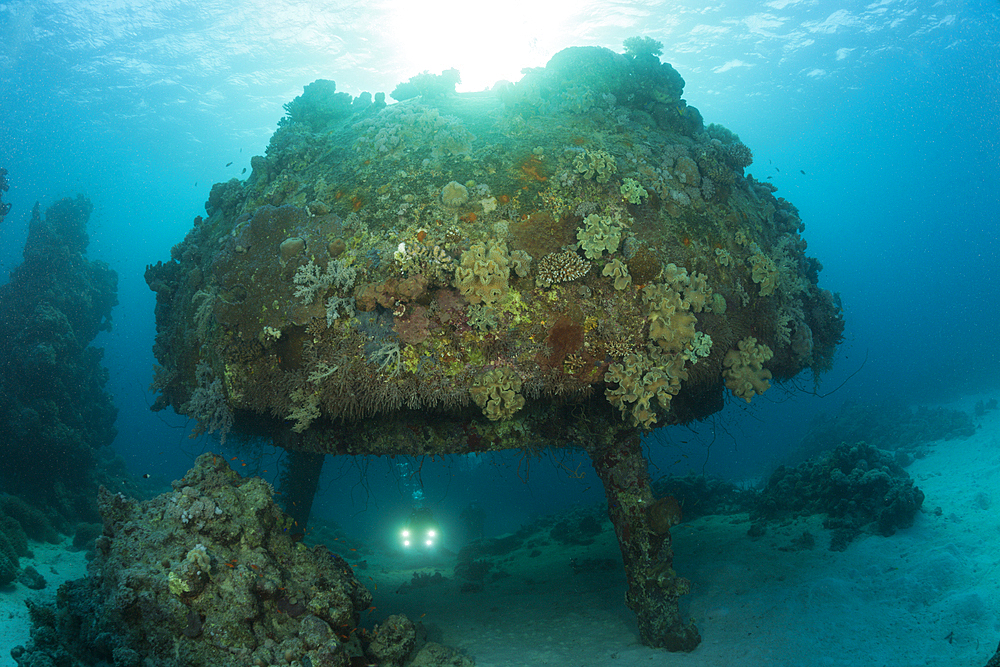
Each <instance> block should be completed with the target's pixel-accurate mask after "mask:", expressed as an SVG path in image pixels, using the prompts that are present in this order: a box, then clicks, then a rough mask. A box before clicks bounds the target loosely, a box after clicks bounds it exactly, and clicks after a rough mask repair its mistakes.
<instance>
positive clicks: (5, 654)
mask: <svg viewBox="0 0 1000 667" xmlns="http://www.w3.org/2000/svg"><path fill="white" fill-rule="evenodd" d="M72 543H73V538H72V537H67V538H66V539H65V540H63V541H62V542H61V543H59V544H45V543H42V542H33V541H29V542H28V548H29V549H31V552H32V554H33V556H34V557H33V558H21V559H20V566H21V569H24V568H25V567H28V566H29V565H30V566H31V567H33V568H35V570H37V571H38V573H39V574H41V575H42V576H43V577H45V582H46V586H45V588H43V589H42V590H40V591H33V590H31V589H30V588H26V587H25V586H23V585H22V584H19V583H17V582H14V583H12V584H9V585H7V586H4V587H0V667H15V666H16V664H17V663H15V662H14V659H13V658H11V657H10V650H11V649H12V648H14V647H15V646H18V645H21V646H23V645H25V644H27V643H28V640H29V639H30V637H31V632H30V631H31V620H30V619H29V618H28V608H27V607H26V606H25V605H24V601H25V600H26V599H28V598H31V599H33V600H36V601H45V602H51V601H53V600H55V597H56V591H58V590H59V586H61V585H62V584H63V583H65V582H67V581H71V580H73V579H79V578H80V577H83V576H85V575H86V574H87V560H86V558H85V552H83V551H69V547H70V545H71V544H72Z"/></svg>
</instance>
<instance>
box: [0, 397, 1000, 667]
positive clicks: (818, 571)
mask: <svg viewBox="0 0 1000 667" xmlns="http://www.w3.org/2000/svg"><path fill="white" fill-rule="evenodd" d="M979 398H989V396H970V397H967V398H966V399H964V400H962V401H960V402H957V403H953V404H950V405H949V406H948V407H953V408H958V409H964V410H971V409H972V406H973V404H974V403H975V401H976V400H977V399H979ZM976 422H977V424H980V425H981V427H980V428H979V430H978V431H977V433H976V435H975V436H973V437H971V438H968V439H960V440H950V441H940V442H935V443H931V445H930V446H929V448H928V449H929V454H928V455H927V456H926V457H925V458H922V459H919V460H917V461H916V462H914V463H913V464H912V465H911V466H910V467H909V468H908V470H909V472H910V474H911V475H912V476H913V477H914V478H915V479H916V482H917V485H918V486H919V487H920V488H921V489H922V490H923V491H924V493H925V494H926V499H925V501H924V511H923V512H921V513H920V514H919V515H918V516H917V519H916V522H915V524H914V526H913V527H912V528H910V529H907V530H902V531H899V532H898V533H897V534H896V535H894V536H892V537H889V538H884V537H877V536H866V537H859V538H857V539H856V540H855V541H854V542H852V543H851V544H850V545H849V546H848V548H847V550H846V551H844V552H832V551H829V550H828V549H827V547H828V545H829V538H830V534H829V531H826V530H824V529H823V528H822V526H821V523H822V522H821V520H820V519H819V518H812V519H810V520H803V521H797V522H794V523H790V524H788V525H784V526H774V525H772V526H770V527H769V528H768V531H767V533H766V534H765V535H764V537H762V538H759V539H757V540H751V539H750V538H749V537H748V536H747V528H748V527H749V521H748V519H747V516H746V515H736V516H728V517H720V516H709V517H702V518H699V519H696V520H693V521H690V522H686V523H683V524H681V525H680V526H677V527H675V528H674V529H673V539H674V550H675V563H674V565H675V569H676V570H677V572H678V573H679V574H680V575H681V576H684V577H687V578H689V579H690V580H691V582H692V593H691V594H690V595H688V596H687V597H686V599H685V605H686V607H687V609H688V612H689V613H690V614H691V615H692V617H693V618H694V619H695V622H696V623H697V625H698V628H699V630H700V632H701V635H702V643H701V645H700V646H699V647H698V648H697V649H696V650H695V651H694V652H693V653H690V654H670V653H667V652H664V651H660V650H652V649H649V648H646V647H644V646H642V645H641V644H640V643H639V640H638V635H637V629H636V626H635V621H634V617H633V616H632V614H631V612H630V611H629V610H628V609H627V608H626V607H625V604H624V592H625V579H624V575H623V573H622V571H621V569H620V555H619V552H618V546H617V543H616V542H615V540H614V537H613V534H612V533H611V530H610V525H609V524H607V523H605V531H604V532H603V533H602V534H601V535H600V536H599V537H598V539H597V540H596V541H595V542H594V543H593V544H591V545H589V546H571V547H568V546H564V545H560V544H557V543H555V542H551V541H550V542H548V543H547V544H546V543H544V542H543V541H542V540H532V539H529V540H527V543H526V544H525V545H524V546H523V547H522V548H520V549H517V550H515V551H513V552H511V553H509V554H507V555H504V556H502V557H500V558H499V559H498V560H497V562H496V569H497V570H498V571H499V572H501V573H502V574H501V576H500V577H499V578H497V579H495V580H493V581H490V582H489V583H488V584H487V585H486V587H485V588H484V590H483V591H482V592H476V593H462V592H459V587H460V583H461V582H460V581H457V580H455V578H454V573H453V565H454V562H453V561H449V559H448V558H446V557H444V556H442V557H439V559H438V560H437V561H436V562H434V563H433V565H436V566H437V567H433V566H432V567H427V568H423V569H421V570H419V571H420V572H423V573H433V572H440V573H441V574H442V575H443V576H444V577H445V581H444V582H441V583H437V584H433V585H429V586H425V587H417V588H414V587H411V586H408V585H407V584H408V582H410V581H411V578H412V577H413V574H414V569H413V565H414V563H412V562H407V561H405V560H402V559H400V557H399V556H398V555H379V554H375V555H370V556H368V557H367V559H366V560H367V564H366V567H364V568H361V567H358V568H357V569H356V572H357V575H358V576H359V578H360V579H361V580H362V581H363V582H364V583H365V585H367V586H368V587H369V589H373V588H376V587H375V585H374V584H376V583H377V588H376V590H374V591H373V592H374V595H375V605H376V606H377V609H376V611H375V612H373V613H375V614H377V615H379V616H384V614H388V613H406V614H407V615H409V616H410V618H411V619H414V620H420V621H421V622H422V623H424V625H425V626H426V627H427V629H428V633H429V636H430V638H431V639H434V640H437V641H441V642H443V643H446V644H449V645H451V646H454V647H456V648H459V649H461V650H462V651H463V652H465V653H466V654H468V655H469V656H471V657H473V658H474V659H475V660H476V664H477V665H479V666H480V667H502V666H519V665H525V666H527V665H562V666H567V667H570V666H572V667H581V666H605V665H606V666H609V667H610V666H615V667H617V666H620V665H685V666H695V667H697V666H701V665H705V666H715V665H727V666H740V665H747V666H749V665H754V666H757V665H780V666H785V665H787V666H794V665H873V666H883V665H884V666H900V667H902V666H907V667H912V666H916V665H948V666H953V667H966V666H969V667H972V666H975V667H981V666H982V665H984V664H985V663H986V661H987V660H988V659H989V657H990V656H992V654H993V652H994V650H995V649H996V647H997V642H998V640H1000V613H998V611H1000V607H998V604H1000V517H998V514H997V511H998V509H1000V410H994V411H992V412H988V413H987V414H986V415H985V416H984V417H982V418H978V419H977V420H976ZM937 508H940V512H938V511H937ZM805 530H808V531H809V532H810V533H812V534H813V535H814V536H815V537H816V545H815V547H814V548H813V549H808V550H802V549H796V548H795V547H794V545H793V539H794V538H796V537H798V536H801V535H802V533H803V531H805ZM66 544H68V542H66V543H64V544H63V545H61V546H58V545H57V546H52V545H41V544H32V549H33V551H34V556H35V557H34V558H33V559H29V558H25V559H22V566H24V565H33V566H34V567H35V568H36V569H37V570H38V571H39V572H41V573H42V574H43V575H44V576H45V577H46V579H47V580H48V582H49V586H48V588H47V589H46V590H44V591H39V592H36V591H29V590H28V589H26V588H24V587H23V586H21V585H20V584H16V585H14V586H9V587H7V588H5V589H2V590H0V647H2V650H0V667H6V666H8V665H14V662H13V660H12V659H11V658H10V649H11V648H12V647H13V646H15V645H17V644H21V643H24V642H25V641H26V640H27V639H28V619H27V611H26V609H25V606H24V598H25V597H27V596H33V597H37V598H45V597H49V598H51V597H52V596H54V595H55V591H56V589H57V588H58V585H59V584H60V583H61V582H62V581H65V580H67V579H69V578H73V577H76V576H80V575H82V574H83V572H84V571H85V561H84V556H83V553H82V552H78V553H73V552H69V551H67V550H65V546H66ZM532 551H536V552H540V553H536V555H534V556H532V555H530V554H531V552H532ZM572 559H577V561H576V562H577V563H583V562H593V563H597V564H600V563H601V562H602V561H603V562H606V563H607V561H609V560H610V561H613V566H612V564H611V563H607V564H608V565H609V567H607V568H606V569H602V568H601V567H599V566H598V567H593V568H591V569H588V570H584V571H581V572H574V569H573V567H572V566H571V561H572ZM587 559H591V560H589V561H588V560H587Z"/></svg>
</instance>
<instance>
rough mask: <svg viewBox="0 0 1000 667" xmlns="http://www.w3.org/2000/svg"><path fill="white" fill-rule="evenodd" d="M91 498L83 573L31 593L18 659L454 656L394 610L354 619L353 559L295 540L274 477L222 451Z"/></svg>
mask: <svg viewBox="0 0 1000 667" xmlns="http://www.w3.org/2000/svg"><path fill="white" fill-rule="evenodd" d="M100 509H101V514H102V516H103V517H104V533H103V535H102V536H101V537H99V538H98V540H97V557H96V558H95V559H94V561H93V562H92V563H91V564H90V567H89V569H90V576H89V577H87V578H86V579H81V580H78V581H74V582H71V583H69V584H66V585H65V586H64V587H63V588H62V589H61V590H60V592H59V596H58V602H57V605H56V606H55V607H54V608H53V607H48V606H40V605H37V604H32V605H29V606H30V608H31V616H32V620H33V622H34V626H35V627H34V629H33V630H32V641H31V642H30V644H29V645H28V646H27V647H17V648H15V649H14V650H13V651H12V655H13V656H14V658H15V659H16V660H17V663H18V665H19V667H38V666H41V665H53V664H57V665H64V666H67V667H69V666H74V667H75V666H82V665H95V664H109V665H115V666H116V667H138V666H139V665H148V664H155V665H160V666H163V667H171V666H176V667H182V666H183V667H199V666H204V667H209V666H211V667H226V666H229V665H231V666H233V667H236V666H237V665H239V666H241V667H242V666H243V665H261V666H263V665H278V664H282V665H284V664H290V665H300V666H302V665H312V667H346V666H348V665H355V664H369V663H371V662H377V664H384V665H403V664H404V663H405V664H410V663H411V662H412V661H414V660H417V659H418V656H419V660H420V661H422V662H419V663H418V664H463V663H462V660H463V659H462V658H460V657H459V656H456V655H455V654H454V652H453V651H450V650H448V649H445V648H444V647H442V646H440V645H438V644H433V643H427V642H426V641H424V639H423V636H424V635H423V633H422V629H421V628H420V626H419V625H418V624H414V623H413V622H411V621H409V620H408V619H406V617H404V616H390V617H389V618H388V619H387V620H386V621H385V622H384V623H383V624H382V628H383V629H384V632H379V629H380V628H379V627H378V626H376V628H375V630H374V632H367V631H365V630H364V629H359V620H360V618H361V615H362V614H363V613H365V612H370V607H371V602H372V597H371V594H370V593H369V592H368V590H367V589H366V588H365V587H364V586H363V585H362V584H361V583H360V582H359V581H358V580H357V578H356V577H355V576H354V573H353V571H352V570H351V567H350V565H348V563H347V562H346V561H345V560H344V559H342V558H341V557H339V556H336V555H333V554H331V553H330V551H329V550H327V549H326V548H325V547H323V546H316V547H313V548H311V549H310V548H307V547H306V546H305V545H304V544H302V543H301V542H298V541H296V540H294V539H293V538H292V536H291V534H290V532H289V528H290V524H291V519H289V518H288V517H287V516H286V515H284V514H283V513H282V512H281V510H280V509H278V507H277V506H276V505H275V504H274V502H273V501H272V490H271V488H270V486H269V485H268V484H267V483H266V482H264V481H263V480H261V479H259V478H253V479H244V478H241V477H240V476H239V475H237V474H236V473H235V472H233V471H232V470H231V469H230V468H229V465H228V464H227V462H225V461H224V460H223V459H222V458H221V457H217V456H214V455H212V454H203V455H202V456H200V457H199V458H198V460H197V462H196V464H195V466H194V468H192V469H191V470H190V471H188V473H187V474H186V475H185V476H184V478H183V479H181V480H179V481H176V482H174V483H173V491H171V492H169V493H165V494H162V495H160V496H158V497H156V498H154V499H152V500H150V501H147V502H135V501H133V500H130V499H129V498H126V497H125V496H124V495H122V494H114V493H111V492H110V491H107V490H105V489H103V488H102V491H101V494H100ZM432 658H433V659H432ZM445 658H446V660H445ZM469 664H471V663H469Z"/></svg>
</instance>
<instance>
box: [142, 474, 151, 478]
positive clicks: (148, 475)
mask: <svg viewBox="0 0 1000 667" xmlns="http://www.w3.org/2000/svg"><path fill="white" fill-rule="evenodd" d="M150 477H152V475H150V474H149V473H148V472H147V473H146V474H145V475H143V476H142V478H143V479H149V478H150Z"/></svg>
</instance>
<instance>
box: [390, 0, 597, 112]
mask: <svg viewBox="0 0 1000 667" xmlns="http://www.w3.org/2000/svg"><path fill="white" fill-rule="evenodd" d="M576 7H577V5H573V4H570V3H569V2H567V1H566V0H557V1H555V2H529V1H528V0H512V1H511V2H505V3H475V2H458V1H456V0H437V1H435V2H426V3H416V2H412V1H408V0H399V1H396V2H393V3H392V7H391V8H390V7H387V8H386V9H387V10H388V11H387V12H386V14H387V16H389V17H391V18H390V19H389V26H388V27H389V34H388V35H387V36H388V37H389V39H390V40H391V43H392V44H393V45H394V47H395V48H394V50H395V52H396V56H397V58H399V59H400V60H401V61H402V63H404V64H406V63H413V64H414V70H413V72H412V73H410V75H409V76H412V75H414V74H418V73H420V72H422V71H424V70H429V71H430V72H431V73H433V74H438V73H440V72H441V71H442V70H445V69H449V68H451V67H454V68H455V69H457V70H458V71H459V72H461V75H462V83H460V84H459V85H458V87H457V90H459V91H462V92H467V91H477V90H484V89H486V88H489V87H491V86H492V85H493V84H494V83H496V82H497V81H500V80H501V79H506V80H508V81H516V80H518V79H520V78H521V69H522V68H524V67H539V66H542V65H544V64H545V62H546V61H547V60H548V58H550V57H551V56H552V54H553V53H554V52H555V51H557V50H558V49H559V48H560V46H561V45H562V41H563V40H562V39H560V38H561V37H563V36H564V35H565V31H566V22H567V21H568V20H569V19H570V18H571V17H572V15H573V14H574V11H575V8H576Z"/></svg>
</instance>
